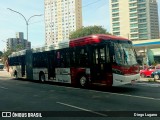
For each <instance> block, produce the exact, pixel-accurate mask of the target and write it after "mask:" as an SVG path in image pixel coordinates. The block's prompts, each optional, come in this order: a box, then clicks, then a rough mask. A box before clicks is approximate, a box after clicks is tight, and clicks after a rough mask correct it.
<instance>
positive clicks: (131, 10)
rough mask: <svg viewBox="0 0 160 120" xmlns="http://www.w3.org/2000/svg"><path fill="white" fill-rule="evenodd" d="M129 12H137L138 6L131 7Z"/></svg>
mask: <svg viewBox="0 0 160 120" xmlns="http://www.w3.org/2000/svg"><path fill="white" fill-rule="evenodd" d="M129 12H137V8H131V9H129Z"/></svg>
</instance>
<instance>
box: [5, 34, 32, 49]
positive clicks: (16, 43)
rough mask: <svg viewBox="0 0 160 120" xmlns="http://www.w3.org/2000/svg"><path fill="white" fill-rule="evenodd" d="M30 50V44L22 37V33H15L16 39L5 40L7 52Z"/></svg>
mask: <svg viewBox="0 0 160 120" xmlns="http://www.w3.org/2000/svg"><path fill="white" fill-rule="evenodd" d="M17 48H18V49H31V42H29V41H27V40H25V39H24V37H23V32H17V33H16V38H8V39H7V50H9V49H12V50H14V49H17Z"/></svg>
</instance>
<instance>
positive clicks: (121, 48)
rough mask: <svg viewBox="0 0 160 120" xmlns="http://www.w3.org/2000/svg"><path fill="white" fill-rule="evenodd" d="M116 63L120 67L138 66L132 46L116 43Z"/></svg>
mask: <svg viewBox="0 0 160 120" xmlns="http://www.w3.org/2000/svg"><path fill="white" fill-rule="evenodd" d="M114 51H115V61H116V63H117V64H119V65H135V64H137V61H136V56H135V52H134V50H133V47H132V44H131V43H129V42H127V41H125V42H122V41H118V42H114Z"/></svg>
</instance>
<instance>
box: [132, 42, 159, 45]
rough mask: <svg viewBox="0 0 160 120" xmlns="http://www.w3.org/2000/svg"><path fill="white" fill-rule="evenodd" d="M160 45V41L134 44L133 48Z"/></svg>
mask: <svg viewBox="0 0 160 120" xmlns="http://www.w3.org/2000/svg"><path fill="white" fill-rule="evenodd" d="M157 44H159V45H160V41H159V42H148V43H141V44H133V46H148V45H157Z"/></svg>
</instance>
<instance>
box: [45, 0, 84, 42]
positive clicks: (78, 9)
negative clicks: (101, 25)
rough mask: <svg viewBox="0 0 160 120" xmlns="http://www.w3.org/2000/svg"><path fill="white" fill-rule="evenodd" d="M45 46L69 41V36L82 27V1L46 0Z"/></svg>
mask: <svg viewBox="0 0 160 120" xmlns="http://www.w3.org/2000/svg"><path fill="white" fill-rule="evenodd" d="M44 4H45V39H46V41H45V44H46V45H51V44H57V43H58V42H59V41H62V40H69V34H70V33H71V32H73V31H75V30H77V29H79V28H81V27H82V1H81V0H45V3H44Z"/></svg>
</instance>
